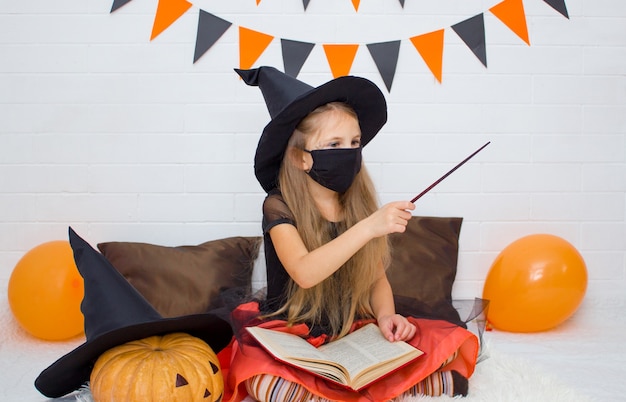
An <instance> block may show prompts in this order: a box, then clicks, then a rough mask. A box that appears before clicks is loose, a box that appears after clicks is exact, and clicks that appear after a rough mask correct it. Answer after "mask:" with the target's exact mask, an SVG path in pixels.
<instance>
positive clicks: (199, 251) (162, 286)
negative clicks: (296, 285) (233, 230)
mask: <svg viewBox="0 0 626 402" xmlns="http://www.w3.org/2000/svg"><path fill="white" fill-rule="evenodd" d="M260 239H261V238H260V237H229V238H225V239H218V240H213V241H209V242H205V243H202V244H199V245H197V246H179V247H165V246H158V245H153V244H146V243H132V242H109V243H100V244H98V249H99V250H100V252H101V253H102V254H103V255H104V256H105V257H106V258H107V260H109V262H110V263H111V265H113V266H114V267H115V268H116V269H117V270H118V271H119V272H120V273H121V274H122V275H123V276H124V277H125V278H126V279H127V280H128V281H129V282H130V283H131V284H132V285H133V286H134V287H135V288H136V289H137V290H138V291H139V293H141V294H142V295H143V296H144V297H145V298H146V300H148V302H150V304H152V306H153V307H154V308H155V310H157V311H158V312H159V313H160V314H161V315H162V316H163V317H176V316H181V315H187V314H196V313H203V312H206V311H209V310H212V309H215V308H218V307H221V306H222V304H221V302H220V297H219V294H220V292H221V291H222V290H225V289H229V288H235V287H245V288H248V287H249V286H250V277H251V273H252V267H253V264H254V260H255V259H256V257H257V255H258V251H259V244H260Z"/></svg>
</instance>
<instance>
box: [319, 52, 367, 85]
mask: <svg viewBox="0 0 626 402" xmlns="http://www.w3.org/2000/svg"><path fill="white" fill-rule="evenodd" d="M323 48H324V53H326V59H327V60H328V65H329V66H330V71H331V72H332V73H333V77H334V78H337V77H341V76H344V75H348V74H350V69H351V68H352V62H353V61H354V56H356V51H357V50H358V49H359V45H323Z"/></svg>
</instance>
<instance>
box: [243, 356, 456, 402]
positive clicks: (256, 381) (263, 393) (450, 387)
mask: <svg viewBox="0 0 626 402" xmlns="http://www.w3.org/2000/svg"><path fill="white" fill-rule="evenodd" d="M457 355H458V352H455V353H454V354H452V355H451V356H450V357H449V358H448V359H447V360H446V361H444V362H443V363H442V364H441V368H444V367H445V366H447V365H448V364H449V363H450V362H452V361H453V360H454V359H455V358H456V357H457ZM246 390H247V391H248V395H250V396H251V397H252V398H254V399H255V400H257V401H258V402H287V401H289V402H326V401H328V400H327V399H323V398H320V397H318V396H316V395H314V394H313V393H311V392H310V391H308V390H307V389H306V388H304V387H303V386H302V385H300V384H297V383H294V382H291V381H286V380H284V379H283V378H281V377H276V376H273V375H270V374H259V375H256V376H254V377H252V378H250V379H249V380H247V381H246ZM417 395H428V396H441V395H448V396H454V382H453V377H452V372H451V371H436V372H434V373H432V374H431V375H429V376H428V377H426V378H425V379H423V380H422V381H420V382H419V383H418V384H415V385H414V386H412V387H411V388H409V389H408V390H407V391H405V392H404V394H402V395H400V396H399V397H398V398H397V399H402V398H403V397H405V396H417Z"/></svg>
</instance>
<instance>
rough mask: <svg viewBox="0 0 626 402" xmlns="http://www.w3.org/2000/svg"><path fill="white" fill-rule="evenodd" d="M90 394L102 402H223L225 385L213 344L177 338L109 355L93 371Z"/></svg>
mask: <svg viewBox="0 0 626 402" xmlns="http://www.w3.org/2000/svg"><path fill="white" fill-rule="evenodd" d="M90 389H91V394H92V395H93V398H94V400H95V401H96V402H115V401H141V402H144V401H145V402H176V401H179V402H188V401H189V402H196V401H198V402H220V401H221V399H222V393H223V391H224V380H223V378H222V372H221V370H220V366H219V361H218V359H217V356H216V355H215V353H214V352H213V350H212V349H211V348H210V347H209V345H207V344H206V343H205V342H204V341H202V340H201V339H198V338H195V337H193V336H191V335H187V334H184V333H173V334H167V335H164V336H152V337H149V338H144V339H141V340H138V341H132V342H128V343H126V344H124V345H121V346H117V347H115V348H112V349H110V350H108V351H107V352H105V353H103V354H102V355H101V356H100V357H99V358H98V360H97V361H96V364H95V365H94V368H93V370H92V372H91V379H90Z"/></svg>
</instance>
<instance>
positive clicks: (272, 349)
mask: <svg viewBox="0 0 626 402" xmlns="http://www.w3.org/2000/svg"><path fill="white" fill-rule="evenodd" d="M246 329H247V330H248V331H249V332H250V334H252V336H253V337H254V338H255V339H256V340H257V341H258V342H259V343H260V344H261V346H262V347H263V348H264V349H265V350H267V351H268V352H269V353H270V354H271V355H273V356H274V357H275V358H276V359H278V360H280V361H282V362H284V363H287V364H290V365H292V366H296V367H299V368H301V369H302V370H306V371H308V372H311V373H313V374H316V375H320V376H322V377H324V378H326V379H329V380H331V381H334V382H336V383H339V384H342V385H344V386H346V387H349V388H352V389H354V390H357V391H358V390H360V389H361V388H363V387H365V386H366V385H368V384H370V383H372V382H374V381H376V380H378V379H380V378H382V377H384V376H386V375H388V374H390V373H391V372H393V371H395V370H397V369H398V368H400V367H402V366H404V365H406V364H408V363H410V362H412V361H413V360H415V359H417V358H418V357H420V356H421V355H423V354H424V352H422V351H421V350H419V349H416V348H414V347H413V346H411V345H409V344H408V343H406V342H403V341H397V342H390V341H388V340H387V339H385V338H384V337H383V335H382V333H381V332H380V329H378V327H377V326H376V324H367V325H365V326H363V327H362V328H360V329H358V330H356V331H354V332H352V333H350V334H348V335H346V336H344V337H343V338H340V339H338V340H336V341H333V342H330V343H327V344H325V345H322V346H320V347H319V348H316V347H314V346H313V345H311V344H310V343H308V342H307V341H306V340H304V339H303V338H301V337H299V336H297V335H294V334H289V333H285V332H279V331H273V330H270V329H266V328H260V327H248V328H246Z"/></svg>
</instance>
